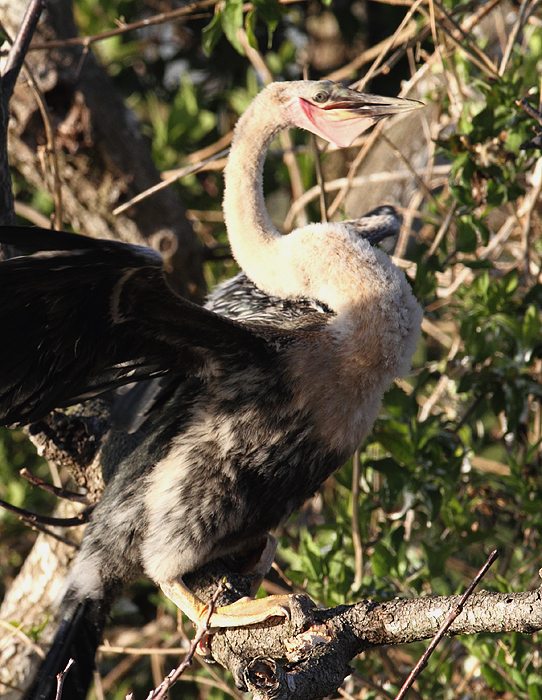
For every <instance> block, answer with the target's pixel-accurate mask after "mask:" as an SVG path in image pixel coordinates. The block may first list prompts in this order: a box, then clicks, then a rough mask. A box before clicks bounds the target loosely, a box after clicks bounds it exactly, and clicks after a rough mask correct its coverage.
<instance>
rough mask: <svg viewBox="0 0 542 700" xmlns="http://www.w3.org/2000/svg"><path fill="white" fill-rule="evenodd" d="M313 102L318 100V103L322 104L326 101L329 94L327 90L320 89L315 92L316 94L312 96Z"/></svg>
mask: <svg viewBox="0 0 542 700" xmlns="http://www.w3.org/2000/svg"><path fill="white" fill-rule="evenodd" d="M312 99H313V101H314V102H318V103H319V104H322V103H323V102H327V101H328V99H329V95H328V93H327V92H324V91H323V90H321V91H320V92H317V93H316V95H314V97H313V98H312Z"/></svg>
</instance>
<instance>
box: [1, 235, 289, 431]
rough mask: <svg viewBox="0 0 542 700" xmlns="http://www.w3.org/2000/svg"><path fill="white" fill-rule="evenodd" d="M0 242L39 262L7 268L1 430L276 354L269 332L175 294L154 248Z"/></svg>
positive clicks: (67, 241)
mask: <svg viewBox="0 0 542 700" xmlns="http://www.w3.org/2000/svg"><path fill="white" fill-rule="evenodd" d="M0 242H2V243H6V244H9V245H13V246H15V247H16V248H18V249H19V250H23V251H25V252H30V253H34V254H33V255H29V256H27V257H17V258H12V259H10V260H7V261H5V262H2V263H0V324H1V325H0V328H1V333H0V337H1V338H2V340H1V341H0V424H4V425H5V424H8V425H9V424H16V423H19V424H25V423H30V422H33V421H35V420H38V419H39V418H42V417H43V416H44V415H45V414H47V413H48V412H49V411H50V410H52V409H53V408H58V407H61V406H68V405H70V404H73V403H76V402H77V401H80V400H82V399H85V398H89V397H91V396H95V395H97V394H99V393H102V392H104V391H106V390H107V389H110V388H113V387H118V386H121V385H123V384H127V383H130V382H134V381H139V380H142V379H148V378H151V377H157V376H161V375H164V374H167V373H168V372H174V373H176V374H179V375H181V376H183V375H184V376H186V375H187V374H194V373H198V372H199V373H202V374H204V373H205V372H206V371H208V369H209V367H211V365H212V363H213V362H215V363H216V362H217V361H219V362H223V363H225V366H226V367H227V366H228V364H229V365H230V366H231V363H232V362H233V363H234V364H235V366H238V364H239V363H241V364H243V365H244V366H246V364H247V363H249V362H251V361H252V360H254V358H255V356H256V355H257V356H258V357H259V358H260V359H261V358H262V355H266V354H269V353H271V354H273V353H274V352H276V349H275V348H276V345H275V343H274V342H273V338H272V337H270V335H269V333H268V332H267V334H263V333H258V332H256V331H255V330H254V329H251V328H250V327H248V326H245V325H243V324H241V323H237V322H234V321H230V320H228V319H226V318H223V317H221V316H218V315H217V314H215V313H213V312H211V311H207V310H205V309H203V308H201V307H199V306H197V305H195V304H192V303H190V302H188V301H186V300H184V299H182V298H181V297H179V296H178V295H177V294H175V292H173V290H171V288H170V287H169V286H168V285H167V283H166V281H165V278H164V275H163V269H162V258H161V256H160V255H159V254H158V253H156V252H155V251H153V250H152V249H150V248H145V247H142V246H134V245H129V244H126V243H120V242H116V241H105V240H97V239H92V238H87V237H85V236H79V235H76V234H70V233H66V232H57V231H47V230H45V229H38V228H31V227H13V226H12V227H9V226H8V227H0ZM37 251H42V252H37ZM43 251H49V252H43ZM285 335H287V333H285V332H284V331H282V332H281V336H282V337H284V336H285ZM271 336H272V334H271ZM270 341H271V342H270Z"/></svg>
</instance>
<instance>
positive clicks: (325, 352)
mask: <svg viewBox="0 0 542 700" xmlns="http://www.w3.org/2000/svg"><path fill="white" fill-rule="evenodd" d="M419 106H420V103H417V102H415V101H412V100H405V99H400V98H388V97H380V96H377V95H368V94H363V93H359V92H356V91H353V90H349V89H348V88H345V87H343V86H341V85H339V84H336V83H332V82H330V81H292V82H277V83H272V84H270V85H269V86H267V87H266V88H265V89H263V90H262V91H261V92H260V93H259V94H258V95H257V97H256V98H255V99H254V100H253V101H252V103H251V104H250V105H249V107H248V109H247V110H246V112H245V113H244V114H243V115H242V116H241V118H240V119H239V121H238V123H237V125H236V128H235V133H234V138H233V141H232V146H231V150H230V154H229V158H228V163H227V166H226V170H225V192H224V200H223V210H224V217H225V222H226V228H227V231H228V237H229V241H230V245H231V248H232V253H233V256H234V257H235V259H236V260H237V262H238V264H239V266H240V268H241V269H242V270H243V271H244V272H243V273H242V274H243V275H244V277H242V276H241V277H238V278H237V280H236V282H234V283H233V284H231V283H230V287H228V286H227V284H228V283H226V286H225V287H222V288H221V290H219V291H218V293H216V294H215V296H214V297H211V302H210V306H211V307H213V305H214V308H215V310H214V311H213V310H211V309H209V308H202V307H200V306H197V305H195V304H192V303H190V302H189V301H186V300H184V299H182V298H181V297H179V296H178V295H177V294H176V293H175V292H173V291H172V290H171V288H170V287H169V286H168V285H167V283H166V281H165V277H164V271H163V265H162V258H161V256H160V254H159V253H157V252H156V251H153V250H151V249H149V248H146V247H144V246H137V245H132V244H126V243H121V242H119V241H109V240H107V241H106V240H98V239H92V238H87V237H85V236H81V235H77V234H73V233H69V232H62V231H45V230H41V229H36V228H31V227H9V226H8V227H1V228H0V242H2V243H4V244H6V245H11V246H14V247H15V248H17V249H18V250H20V251H23V252H24V253H28V255H24V256H19V257H14V258H11V259H9V260H6V261H4V262H2V263H0V294H1V298H2V300H3V304H2V308H1V310H0V320H1V323H2V326H3V327H4V328H10V335H9V342H4V343H2V344H0V423H1V424H3V425H24V424H28V423H32V422H35V421H37V420H40V419H41V418H43V416H45V415H46V414H47V413H48V412H49V411H51V410H53V409H55V408H61V407H65V406H69V405H72V404H74V403H77V402H80V401H83V400H85V399H88V398H91V397H93V396H97V395H99V394H101V393H103V392H105V391H108V390H111V389H116V388H118V387H122V386H124V385H128V384H132V383H134V382H154V383H155V384H156V383H158V386H159V387H162V388H163V387H165V390H164V391H163V393H162V397H161V400H159V401H156V391H154V390H153V392H151V394H153V397H154V398H152V399H150V400H148V401H145V400H140V401H139V404H138V401H136V405H139V407H140V408H141V405H143V406H144V409H143V410H139V409H138V410H137V411H136V413H137V414H138V415H137V419H136V420H135V425H132V428H131V431H132V432H133V436H134V437H133V441H132V442H131V443H130V449H129V453H128V454H127V456H126V457H125V458H124V459H121V460H120V461H119V462H118V463H117V464H115V465H114V469H112V470H111V472H110V474H109V476H108V481H107V484H106V488H105V491H104V494H103V496H102V498H101V500H100V501H99V502H98V504H97V505H96V507H95V508H94V510H93V512H92V514H91V516H90V522H89V524H88V526H87V529H86V532H85V535H84V538H83V542H82V545H81V549H80V551H79V553H78V555H77V557H76V559H75V562H74V565H73V567H72V569H71V571H70V574H69V576H68V579H67V582H66V584H65V591H64V596H63V600H62V603H61V623H60V627H59V631H58V633H57V635H56V637H55V639H54V641H53V644H52V647H51V650H50V652H49V653H48V655H47V658H46V659H45V661H44V663H43V666H42V667H41V669H40V671H38V674H37V677H36V679H35V681H34V683H33V685H32V687H31V688H30V690H29V691H28V693H27V695H26V698H27V699H28V700H37V699H38V698H40V700H49V698H53V697H54V696H55V690H56V673H58V672H59V671H60V670H62V669H63V668H64V665H65V662H66V661H67V659H68V658H69V657H70V656H72V657H74V658H75V660H76V667H77V666H78V667H79V670H78V671H76V670H75V668H74V669H73V670H72V671H71V672H70V673H69V674H68V676H67V678H66V683H71V686H66V685H65V688H69V690H66V691H65V692H67V693H68V695H67V696H69V697H71V698H84V697H85V695H86V691H87V687H88V685H89V683H90V679H91V674H92V667H93V666H92V663H93V662H92V660H93V657H94V653H95V650H96V647H97V645H98V643H99V640H100V636H101V631H102V628H103V625H104V622H105V618H106V616H107V612H108V610H109V608H110V605H111V604H112V601H113V600H114V599H115V597H116V596H118V595H119V591H120V590H122V587H123V585H124V584H125V583H126V582H128V581H130V580H131V579H133V578H135V577H137V576H140V575H145V576H147V577H148V578H150V579H151V580H152V581H154V582H155V583H156V584H157V585H158V586H159V587H160V588H161V589H162V591H163V592H164V593H165V594H166V595H167V596H168V597H169V598H170V599H171V600H173V602H174V603H175V604H176V605H177V606H178V607H179V608H180V609H181V610H183V612H185V613H186V614H187V616H188V617H189V618H190V619H192V620H193V621H194V622H195V623H196V624H200V625H201V624H202V621H203V620H204V619H205V617H206V616H207V612H208V607H207V606H206V605H205V604H204V603H203V602H202V601H200V600H198V599H197V598H196V597H195V596H194V595H193V594H192V593H191V591H190V590H189V589H188V588H187V587H186V585H185V584H184V582H183V578H182V577H183V576H184V575H186V574H187V573H189V572H192V571H195V570H197V569H198V568H199V567H201V566H203V565H204V564H206V563H207V562H210V561H213V560H214V559H216V558H219V557H223V556H227V555H236V554H239V553H241V552H243V551H249V550H250V549H254V548H256V549H257V548H261V549H262V553H261V556H260V562H259V563H258V564H257V565H256V566H255V570H256V571H257V573H259V574H260V573H262V571H265V569H266V568H268V567H269V565H270V561H271V560H272V557H273V554H274V546H275V545H274V542H273V539H272V538H271V537H269V536H268V533H269V532H270V531H272V530H273V529H274V528H276V527H277V526H278V525H280V524H281V523H282V522H284V521H285V519H286V518H287V517H288V516H289V515H290V514H291V513H293V512H294V511H295V510H296V509H298V508H299V507H300V506H301V505H302V504H303V503H304V502H305V501H306V500H307V499H308V498H309V497H311V496H312V495H313V494H314V493H315V492H316V491H317V490H318V488H319V486H320V485H321V484H322V483H323V481H324V480H325V479H326V478H327V477H328V476H329V475H330V474H332V473H333V472H334V471H335V470H336V469H338V468H339V467H340V466H342V464H343V463H345V462H346V461H347V459H348V458H349V457H350V456H351V455H352V454H353V452H354V451H355V449H356V448H357V446H358V445H359V444H360V442H361V441H362V440H363V438H364V437H366V436H367V434H368V433H369V431H370V429H371V427H372V425H373V422H374V420H375V418H376V416H377V413H378V411H379V409H380V406H381V402H382V396H383V393H384V391H385V390H386V389H387V388H388V386H389V385H390V384H391V383H392V382H393V380H394V379H395V378H396V377H401V376H404V374H406V372H408V370H409V367H410V363H411V357H412V355H413V353H414V351H415V349H416V345H417V340H418V336H419V333H420V325H421V317H422V310H421V307H420V305H419V304H418V302H417V301H416V299H415V297H414V295H413V293H412V290H411V288H410V285H409V283H408V282H407V279H406V277H405V275H404V273H403V272H402V271H401V270H400V269H398V268H397V267H396V266H395V265H394V264H393V263H392V262H391V260H390V259H389V257H388V256H387V255H386V254H385V253H384V252H383V251H382V250H380V249H379V248H378V247H375V246H373V245H371V241H370V240H367V236H364V235H363V233H362V234H360V233H359V232H357V231H356V229H355V226H352V225H343V224H340V223H316V224H310V225H308V226H305V227H303V228H300V229H296V230H294V231H292V232H291V233H289V234H288V235H284V236H283V235H280V234H279V233H278V232H277V231H276V230H275V228H274V227H273V225H272V224H271V221H270V219H269V217H268V214H267V211H266V208H265V203H264V199H263V187H262V178H263V175H262V173H263V162H264V159H265V155H266V152H267V149H268V147H269V144H270V143H271V141H272V140H273V139H274V138H275V137H276V136H277V135H278V134H279V133H280V132H281V131H282V130H284V129H289V128H293V127H298V128H302V129H305V130H307V131H310V132H312V133H314V134H316V135H318V136H320V137H322V138H324V139H325V140H327V141H329V142H331V143H333V144H335V145H336V146H338V147H345V146H348V145H350V144H351V143H352V141H353V140H354V139H355V138H356V137H357V136H358V135H359V134H360V133H361V132H362V131H364V130H365V129H367V128H368V127H370V126H371V125H373V124H374V123H375V122H377V121H378V120H379V119H382V118H383V117H386V116H389V115H392V114H397V113H401V112H405V111H408V110H412V109H415V108H417V107H419ZM369 238H370V237H369ZM236 290H237V291H236ZM251 290H252V291H251ZM255 290H256V291H255ZM228 298H229V302H228V301H224V299H226V300H227V299H228ZM241 298H242V299H243V300H244V301H243V302H242V303H241V304H239V300H240V299H241ZM266 305H267V308H268V312H267V313H266V311H265V308H264V307H265V306H266ZM288 305H291V307H290V308H291V309H292V308H294V309H297V310H298V312H297V315H298V319H297V321H296V319H295V315H296V314H295V313H293V314H292V313H291V312H290V313H288V312H286V311H284V309H285V308H287V307H288ZM247 306H248V311H247ZM302 307H304V309H305V311H299V309H300V308H302ZM228 308H229V311H228V310H227V309H228ZM235 309H237V311H236V310H235ZM308 309H311V310H308ZM226 314H229V315H230V316H231V318H228V317H227V315H226ZM136 386H137V385H136ZM160 390H161V389H159V391H160ZM143 393H145V392H143ZM288 605H289V597H288V596H268V597H267V598H264V599H259V600H249V601H247V600H241V601H238V602H236V603H233V604H231V605H229V606H224V607H219V608H217V609H216V610H215V611H214V613H213V614H212V616H211V618H210V625H211V627H212V628H218V627H229V626H238V625H247V624H254V623H258V622H261V621H263V620H265V619H268V618H269V617H274V616H286V615H288Z"/></svg>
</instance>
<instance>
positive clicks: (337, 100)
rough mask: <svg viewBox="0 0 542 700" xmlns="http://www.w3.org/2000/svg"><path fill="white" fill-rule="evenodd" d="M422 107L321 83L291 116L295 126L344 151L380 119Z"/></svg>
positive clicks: (292, 107)
mask: <svg viewBox="0 0 542 700" xmlns="http://www.w3.org/2000/svg"><path fill="white" fill-rule="evenodd" d="M423 106H424V105H423V103H421V102H418V101H416V100H409V99H403V98H400V97H381V96H380V95H369V94H365V93H361V92H356V91H354V90H349V89H348V88H343V87H340V86H337V85H334V84H333V83H328V81H322V82H320V83H317V84H316V87H315V90H314V93H313V95H312V96H308V97H297V98H295V99H294V100H292V103H291V105H290V117H291V119H292V121H293V122H294V124H295V125H296V126H299V127H301V128H303V129H306V130H307V131H311V132H312V133H313V134H316V135H317V136H320V137H321V138H323V139H325V140H326V141H329V142H330V143H332V144H334V145H335V146H337V147H338V148H344V147H346V146H350V145H351V144H352V143H353V141H354V140H355V139H356V138H357V137H358V136H359V135H360V134H362V133H363V132H364V131H366V130H367V129H369V128H370V127H371V126H373V125H374V124H375V123H376V122H377V121H379V120H380V119H382V118H384V117H389V116H391V115H393V114H400V113H404V112H410V111H412V110H414V109H419V108H420V107H423Z"/></svg>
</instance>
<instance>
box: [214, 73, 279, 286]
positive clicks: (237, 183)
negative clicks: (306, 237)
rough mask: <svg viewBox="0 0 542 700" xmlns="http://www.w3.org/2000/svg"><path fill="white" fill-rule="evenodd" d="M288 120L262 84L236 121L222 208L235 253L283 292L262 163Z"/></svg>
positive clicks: (259, 280)
mask: <svg viewBox="0 0 542 700" xmlns="http://www.w3.org/2000/svg"><path fill="white" fill-rule="evenodd" d="M274 87H275V86H272V88H274ZM290 126H291V124H290V123H289V122H288V120H287V119H286V118H285V117H284V116H283V114H282V110H281V109H280V98H279V100H278V101H277V93H276V90H273V89H270V88H267V89H266V90H263V91H262V92H261V93H260V94H259V96H258V97H257V98H256V99H255V100H254V101H253V102H252V103H251V105H250V106H249V108H248V109H247V110H246V112H245V113H244V114H243V116H242V117H241V118H240V119H239V121H238V122H237V126H236V128H235V135H234V138H233V142H232V146H231V150H230V155H229V158H228V164H227V166H226V170H225V192H224V203H223V209H224V218H225V222H226V228H227V231H228V237H229V240H230V245H231V248H232V252H233V255H234V257H235V259H236V260H237V262H238V263H239V265H240V267H241V268H242V269H243V270H244V271H245V272H246V273H247V275H248V276H249V277H250V278H251V279H252V280H253V281H254V282H255V283H256V284H257V285H258V286H259V287H261V288H262V289H264V290H265V291H267V292H268V293H270V294H273V293H274V294H276V293H278V292H279V289H277V286H276V285H277V279H276V277H277V274H278V273H279V272H280V252H281V251H280V248H281V246H280V241H281V239H282V236H281V235H280V234H279V233H278V231H277V230H276V229H275V228H274V226H273V224H272V223H271V221H270V219H269V216H268V214H267V211H266V208H265V202H264V197H263V164H264V160H265V156H266V153H267V149H268V147H269V144H270V143H271V141H272V140H273V139H274V138H275V137H276V136H277V135H278V134H279V133H280V132H281V131H282V130H283V129H286V128H288V127H290Z"/></svg>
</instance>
